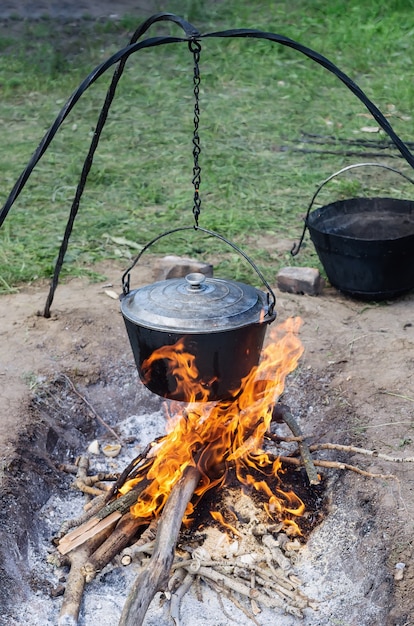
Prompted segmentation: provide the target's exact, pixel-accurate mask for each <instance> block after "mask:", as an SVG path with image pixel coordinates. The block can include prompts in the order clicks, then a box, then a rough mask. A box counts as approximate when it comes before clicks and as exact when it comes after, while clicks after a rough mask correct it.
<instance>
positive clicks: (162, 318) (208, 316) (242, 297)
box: [121, 272, 275, 333]
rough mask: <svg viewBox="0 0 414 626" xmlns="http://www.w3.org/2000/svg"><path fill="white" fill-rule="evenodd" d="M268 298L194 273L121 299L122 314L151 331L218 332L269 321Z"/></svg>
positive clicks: (237, 284)
mask: <svg viewBox="0 0 414 626" xmlns="http://www.w3.org/2000/svg"><path fill="white" fill-rule="evenodd" d="M268 309H269V305H268V297H267V294H265V293H263V292H262V291H260V290H259V289H256V288H255V287H252V286H250V285H245V284H244V283H239V282H235V281H231V280H224V279H220V278H207V277H206V276H205V275H204V274H201V273H199V272H194V273H192V274H188V275H187V276H186V277H185V278H172V279H169V280H164V281H160V282H157V283H152V284H151V285H147V286H145V287H142V288H140V289H135V290H133V291H130V292H129V293H128V294H127V295H125V296H124V297H122V299H121V311H122V314H123V315H124V316H125V317H126V318H127V319H129V320H130V321H131V322H133V323H135V324H138V325H140V326H145V327H146V328H150V329H153V330H161V331H167V332H168V331H173V332H175V331H180V332H185V333H199V332H218V331H221V330H232V329H234V328H240V327H242V326H247V325H249V324H254V323H260V322H270V321H273V320H274V318H275V314H274V313H272V314H269V312H268Z"/></svg>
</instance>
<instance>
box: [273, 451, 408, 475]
mask: <svg viewBox="0 0 414 626" xmlns="http://www.w3.org/2000/svg"><path fill="white" fill-rule="evenodd" d="M279 459H280V460H281V462H282V463H290V464H291V465H298V466H300V465H303V461H302V460H301V459H297V458H295V457H293V456H280V457H279ZM313 464H314V465H316V466H317V467H329V468H331V469H340V470H345V469H346V470H350V471H351V472H356V473H357V474H361V475H362V476H367V477H368V478H382V479H383V480H387V479H392V480H398V478H397V477H396V476H394V474H372V473H371V472H366V471H365V470H362V469H360V468H359V467H356V466H355V465H349V463H341V462H339V461H314V462H313Z"/></svg>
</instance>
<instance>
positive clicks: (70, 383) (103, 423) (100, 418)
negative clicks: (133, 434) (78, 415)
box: [62, 374, 122, 443]
mask: <svg viewBox="0 0 414 626" xmlns="http://www.w3.org/2000/svg"><path fill="white" fill-rule="evenodd" d="M62 378H64V379H65V380H66V382H67V383H68V384H69V386H70V387H71V389H72V391H73V393H74V394H76V395H77V396H78V398H80V399H81V400H82V402H84V404H86V406H87V407H88V409H89V410H90V411H92V413H93V415H94V417H95V418H96V419H97V420H98V422H99V423H100V424H101V425H102V426H103V427H104V428H106V430H108V431H109V432H110V433H111V435H113V436H114V437H115V439H117V440H118V441H119V443H122V441H121V438H120V437H119V436H118V435H117V434H116V432H115V431H114V429H113V428H111V427H110V426H109V425H108V424H107V423H106V422H105V421H104V420H103V419H102V417H101V416H100V415H99V414H98V413H97V412H96V410H95V409H94V408H93V406H92V404H91V403H90V402H88V400H87V399H86V398H85V396H83V395H82V394H81V393H80V392H79V391H78V390H77V388H76V386H75V384H74V383H73V382H72V381H71V379H70V378H69V376H67V375H66V374H62Z"/></svg>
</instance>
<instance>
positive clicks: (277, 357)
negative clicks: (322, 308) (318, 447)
mask: <svg viewBox="0 0 414 626" xmlns="http://www.w3.org/2000/svg"><path fill="white" fill-rule="evenodd" d="M300 325H301V319H300V318H289V319H288V320H287V321H286V322H285V323H283V324H279V325H278V326H276V327H275V328H273V329H271V330H270V333H269V335H270V338H269V340H268V342H267V345H266V347H265V348H264V350H263V353H262V359H261V362H260V363H259V365H258V366H257V367H255V368H253V370H252V371H251V372H250V373H249V374H248V376H246V377H245V378H244V379H243V380H242V383H241V390H240V393H239V395H238V396H237V399H235V400H233V401H231V402H218V403H212V402H210V403H209V402H205V403H203V404H200V403H199V402H198V403H197V404H194V403H190V404H189V405H187V406H186V409H185V411H183V410H182V405H180V409H181V410H180V411H178V410H177V412H176V413H175V415H174V416H171V417H170V420H169V422H170V423H169V428H168V433H167V434H166V435H165V436H164V437H163V438H162V439H161V440H160V441H159V443H158V444H156V445H155V446H154V447H153V450H152V457H153V462H152V463H151V466H150V468H149V469H148V471H146V470H145V471H146V473H145V474H142V475H139V476H138V477H136V478H134V479H132V480H129V481H127V482H126V483H125V484H124V486H123V487H122V488H121V493H126V492H127V491H129V490H130V489H131V488H132V487H133V486H134V485H136V484H137V483H140V482H141V481H143V480H144V478H145V483H144V484H145V485H147V486H145V488H144V489H143V491H142V493H141V495H140V497H139V500H138V501H137V503H136V504H135V505H134V506H133V507H132V509H131V510H132V513H133V514H134V515H135V516H137V517H140V518H152V517H154V516H157V515H158V514H159V513H160V511H161V509H162V507H163V506H164V504H165V502H166V500H167V498H168V496H169V494H170V492H171V489H172V487H173V486H174V484H175V483H176V482H177V481H178V479H179V478H180V476H181V475H182V473H183V471H184V469H185V468H186V467H187V466H188V465H193V466H197V467H198V469H199V470H200V472H201V475H202V479H201V481H200V484H199V486H198V488H197V490H196V492H195V493H196V495H197V496H199V497H201V496H202V495H203V494H204V493H205V492H206V491H207V490H208V489H211V488H212V487H214V486H216V485H220V484H222V483H223V482H224V481H225V478H226V471H227V469H228V468H229V467H230V466H232V467H235V470H236V475H237V477H238V480H239V481H240V482H241V483H242V484H244V485H247V486H252V487H253V488H254V489H256V490H257V491H258V492H260V493H261V494H263V495H265V496H266V498H267V499H268V503H267V506H266V510H267V512H268V514H269V515H270V516H272V517H273V516H274V517H277V518H278V519H280V516H284V515H285V514H289V515H293V516H298V515H302V514H303V511H304V505H303V503H302V502H301V500H300V499H299V498H298V497H297V496H296V495H295V494H294V493H286V492H284V491H283V490H282V489H281V488H277V490H276V493H274V492H273V491H272V490H271V489H270V487H269V486H268V484H267V482H266V476H268V477H273V478H276V479H278V484H280V479H279V472H280V470H281V465H280V462H279V460H276V461H273V460H271V459H270V458H269V457H268V455H267V454H266V453H264V452H263V451H262V449H261V448H262V444H263V439H264V435H265V433H266V431H267V430H268V428H269V425H270V422H271V419H272V411H273V408H274V405H275V403H276V402H277V400H278V398H279V397H280V395H281V394H282V392H283V389H284V385H285V379H286V376H287V375H288V374H289V373H290V372H292V371H293V370H294V369H295V368H296V366H297V363H298V361H299V358H300V356H301V355H302V353H303V347H302V344H301V342H300V340H299V338H298V336H297V334H298V331H299V328H300ZM152 356H154V355H151V358H152ZM160 356H162V358H168V359H171V362H172V363H173V364H174V375H175V376H177V377H178V378H179V380H180V384H182V385H184V386H186V388H187V389H188V390H190V389H191V390H192V391H193V392H194V393H195V395H194V396H193V397H194V398H196V397H197V398H198V399H199V398H200V395H199V394H201V393H207V392H206V390H205V389H203V388H201V389H200V387H202V386H201V385H199V386H198V387H197V389H195V390H194V389H193V385H195V381H196V380H197V375H198V373H197V369H196V368H195V365H194V360H195V357H194V356H193V355H191V354H188V353H186V352H185V348H184V344H183V342H182V341H180V342H179V343H178V344H177V345H175V346H165V347H163V348H161V349H160V350H157V355H155V357H154V358H160ZM203 397H206V396H203ZM207 397H208V396H207ZM175 405H177V407H178V403H174V405H173V408H174V409H176V406H175ZM147 467H148V465H147V464H145V468H147ZM252 470H254V471H255V472H257V471H259V472H260V473H261V474H262V475H263V480H261V481H255V479H254V478H253V476H252V474H251V473H250V472H251V471H252ZM193 506H194V505H191V507H189V508H188V509H187V511H186V515H187V516H188V515H189V514H191V512H192V508H193ZM289 515H288V516H287V517H289ZM288 524H292V525H295V522H292V521H289V522H288ZM296 530H297V532H300V531H299V529H298V528H297V529H296Z"/></svg>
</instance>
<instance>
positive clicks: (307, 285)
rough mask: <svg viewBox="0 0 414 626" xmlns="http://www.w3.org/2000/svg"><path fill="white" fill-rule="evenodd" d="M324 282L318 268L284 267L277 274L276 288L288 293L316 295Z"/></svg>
mask: <svg viewBox="0 0 414 626" xmlns="http://www.w3.org/2000/svg"><path fill="white" fill-rule="evenodd" d="M324 284H325V281H324V280H323V278H322V276H321V274H320V272H319V270H317V269H315V268H312V267H284V268H282V269H281V270H280V271H279V273H278V275H277V286H278V289H279V290H280V291H286V292H288V293H298V294H307V295H309V296H317V295H319V294H320V293H322V290H323V288H324Z"/></svg>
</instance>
